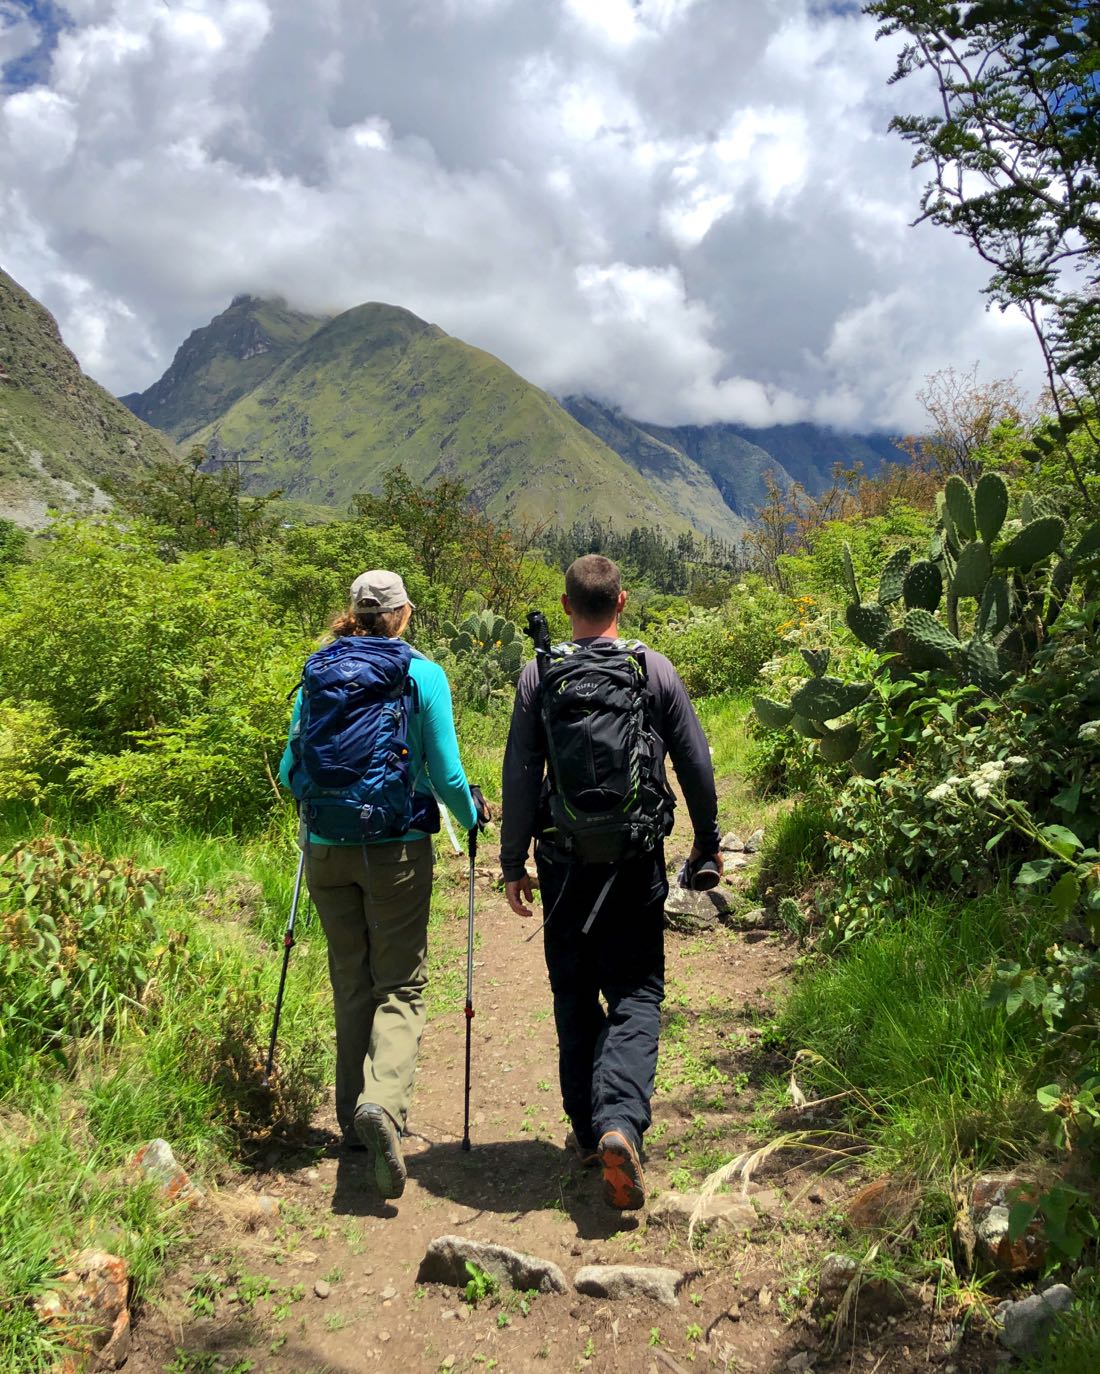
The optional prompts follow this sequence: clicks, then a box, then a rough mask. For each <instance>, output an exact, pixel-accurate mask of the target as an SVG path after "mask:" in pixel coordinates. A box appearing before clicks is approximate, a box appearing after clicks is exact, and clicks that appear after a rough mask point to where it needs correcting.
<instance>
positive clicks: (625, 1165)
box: [599, 1131, 645, 1212]
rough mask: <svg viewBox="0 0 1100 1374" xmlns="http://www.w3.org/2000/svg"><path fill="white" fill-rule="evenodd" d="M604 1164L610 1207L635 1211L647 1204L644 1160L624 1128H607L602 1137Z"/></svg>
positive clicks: (606, 1191) (606, 1197) (602, 1161)
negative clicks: (639, 1155)
mask: <svg viewBox="0 0 1100 1374" xmlns="http://www.w3.org/2000/svg"><path fill="white" fill-rule="evenodd" d="M599 1155H600V1164H601V1165H602V1166H603V1196H604V1201H605V1202H606V1203H607V1205H608V1206H609V1207H617V1208H618V1209H619V1211H621V1212H634V1211H636V1210H637V1209H638V1208H639V1207H644V1206H645V1180H644V1179H643V1178H642V1161H641V1160H640V1159H639V1158H638V1151H637V1150H636V1149H635V1148H634V1146H633V1145H632V1144H631V1142H630V1139H629V1137H628V1136H626V1135H625V1134H624V1133H623V1132H622V1131H604V1133H603V1135H602V1136H600V1146H599Z"/></svg>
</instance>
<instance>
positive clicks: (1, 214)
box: [0, 0, 1038, 428]
mask: <svg viewBox="0 0 1100 1374" xmlns="http://www.w3.org/2000/svg"><path fill="white" fill-rule="evenodd" d="M893 56H894V55H893V52H892V51H891V50H890V49H889V48H888V47H886V46H884V45H881V44H876V42H875V40H874V25H873V23H872V22H871V21H870V20H868V19H866V18H864V17H862V16H861V15H860V14H859V13H858V12H857V11H856V10H854V9H853V7H852V6H845V5H822V4H817V3H811V2H810V0H373V3H364V2H363V0H312V3H310V4H309V5H303V4H301V3H299V0H170V2H169V0H67V3H64V4H60V3H57V0H50V3H48V4H46V3H37V4H28V5H23V6H19V7H14V6H13V5H12V4H11V3H10V0H0V62H6V63H7V64H8V65H7V66H6V68H5V69H4V70H5V84H4V85H3V86H2V87H0V254H2V259H0V261H2V262H3V265H4V266H5V267H6V269H7V270H8V271H10V272H11V273H12V274H13V275H14V276H16V277H17V278H18V279H19V280H20V281H22V282H23V284H24V285H25V286H26V287H27V288H28V289H29V290H31V291H32V292H34V293H35V294H36V295H38V296H39V297H40V298H41V299H42V300H44V301H45V303H46V304H47V305H49V306H50V308H51V309H52V310H54V312H55V314H57V316H58V319H59V322H60V324H61V326H62V329H63V332H64V334H65V336H66V339H67V340H68V341H69V343H70V344H71V345H72V346H73V347H74V348H75V350H76V351H77V353H78V355H79V356H80V357H81V359H82V361H83V362H84V364H85V366H86V367H87V369H88V370H89V371H90V372H91V373H92V375H94V376H96V377H97V378H98V379H99V380H101V381H103V382H104V384H105V385H107V386H109V387H111V388H112V389H114V390H116V391H120V392H121V391H128V390H133V389H138V388H142V387H144V386H146V385H148V383H149V382H150V381H152V380H153V379H154V378H155V377H157V376H159V374H160V373H161V372H162V371H163V370H164V368H165V366H166V365H167V363H168V361H169V360H170V358H171V355H172V352H173V350H174V348H175V347H176V346H177V345H178V343H179V342H180V340H181V339H182V338H183V337H184V336H185V335H186V333H187V332H189V331H190V330H191V329H193V328H194V327H196V326H197V325H199V324H202V323H204V322H205V321H206V320H207V319H209V318H210V316H211V315H213V314H214V313H216V312H217V311H218V310H220V309H222V308H224V306H225V305H226V304H227V303H228V300H229V298H230V297H231V296H232V295H233V294H235V293H236V292H239V291H251V292H255V293H259V294H264V293H278V294H282V295H284V296H286V297H287V298H288V299H289V300H291V301H292V302H294V303H295V304H298V305H300V306H303V307H305V308H312V309H323V310H337V309H341V308H346V307H348V306H351V305H355V304H358V303H360V302H362V301H365V300H385V301H390V302H393V303H395V304H400V305H404V306H407V307H408V308H409V309H411V310H414V311H415V312H416V313H417V314H419V315H422V316H424V317H425V318H428V319H431V320H433V321H435V322H437V323H438V324H440V325H441V326H442V327H443V328H444V329H447V330H449V331H450V332H452V333H454V334H456V335H459V336H460V337H462V338H464V339H467V340H468V341H469V342H471V343H474V344H477V345H479V346H481V347H484V348H487V349H489V350H491V351H492V352H494V353H497V354H498V355H499V356H500V357H502V358H503V359H504V360H505V361H506V362H508V363H509V364H510V365H511V366H513V367H515V368H516V369H517V370H518V371H520V372H522V373H523V374H524V375H526V376H528V377H530V378H531V379H532V380H533V381H536V382H538V383H539V384H540V385H543V386H546V387H548V388H550V389H552V390H554V391H555V392H558V393H566V392H587V393H589V394H594V395H597V396H599V397H600V398H602V399H605V400H608V401H611V402H614V403H616V404H618V405H621V406H622V407H623V408H624V409H625V410H626V411H627V412H628V413H631V414H635V415H638V416H640V417H642V418H647V419H652V420H657V421H661V422H664V423H677V422H686V421H697V422H706V421H710V420H718V419H725V420H739V421H742V422H745V423H750V424H765V423H772V422H777V421H786V420H795V419H800V418H811V419H818V420H821V421H827V422H832V423H838V424H844V425H851V426H853V427H860V428H867V427H885V428H909V427H911V426H912V425H913V424H914V423H915V422H916V420H917V418H918V417H917V416H916V414H915V408H914V407H915V403H914V400H913V397H914V393H915V392H916V390H917V389H918V387H919V386H920V383H921V380H922V378H923V377H924V376H925V375H926V374H927V373H929V372H931V371H934V370H937V369H939V368H942V367H945V366H948V365H951V364H955V365H958V366H967V365H969V364H970V363H971V362H972V361H974V360H975V359H977V358H981V359H983V360H986V361H985V365H984V367H983V373H984V374H985V375H988V376H993V375H1006V374H1009V373H1019V374H1020V375H1021V380H1023V381H1024V382H1025V383H1030V382H1035V383H1037V381H1038V367H1037V360H1036V359H1035V357H1034V352H1033V348H1032V346H1031V344H1030V341H1029V339H1028V338H1027V335H1026V331H1025V330H1024V329H1022V328H1021V327H1019V326H1018V325H1017V324H1016V323H1014V322H1012V321H1011V320H1008V319H1007V318H1002V317H1000V316H997V315H988V314H987V313H986V312H985V308H984V301H983V299H982V297H981V295H980V288H981V285H982V283H983V281H984V271H983V268H982V265H981V264H980V263H979V262H978V261H977V259H976V258H975V257H974V255H973V254H972V253H971V252H970V251H969V250H968V249H967V247H966V246H965V245H964V244H963V243H961V242H960V241H958V240H956V239H953V238H952V237H951V236H950V235H946V234H944V233H941V232H939V231H936V230H933V229H930V228H929V227H927V226H925V227H922V228H919V229H914V228H912V227H910V224H909V220H910V219H911V217H912V216H913V214H914V213H915V209H916V206H917V201H918V193H919V184H920V182H919V176H918V175H917V174H916V173H914V172H913V171H912V170H911V168H910V166H909V161H910V154H909V151H908V149H907V148H906V147H905V145H904V144H902V143H901V142H900V140H898V139H897V138H896V137H895V136H893V135H890V134H888V133H887V132H886V126H887V123H888V121H889V117H890V114H891V113H892V112H893V106H892V102H893V101H894V100H896V99H901V98H905V99H906V100H910V101H911V100H912V99H914V98H915V96H916V92H915V90H904V91H902V90H899V89H898V88H896V87H893V88H891V87H888V86H887V84H886V81H887V77H888V75H889V73H890V71H891V69H892V64H893Z"/></svg>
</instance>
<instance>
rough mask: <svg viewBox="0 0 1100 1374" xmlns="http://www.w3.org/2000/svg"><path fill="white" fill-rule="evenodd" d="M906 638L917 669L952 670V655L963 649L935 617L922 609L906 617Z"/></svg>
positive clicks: (912, 660) (910, 659)
mask: <svg viewBox="0 0 1100 1374" xmlns="http://www.w3.org/2000/svg"><path fill="white" fill-rule="evenodd" d="M905 637H906V640H907V642H908V646H909V661H910V662H911V663H912V664H913V666H914V667H915V668H951V667H952V666H953V665H952V660H951V655H952V653H953V652H954V651H955V650H957V649H960V648H961V647H962V646H961V645H960V644H959V641H958V640H957V639H956V638H955V636H954V635H953V634H951V633H950V631H948V630H946V629H944V627H943V626H942V625H941V624H940V622H939V621H938V620H937V619H936V617H935V616H934V615H932V614H931V613H930V612H929V611H926V610H923V609H922V608H920V607H918V608H917V609H916V610H912V611H910V612H909V613H908V615H906V617H905Z"/></svg>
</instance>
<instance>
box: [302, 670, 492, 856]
mask: <svg viewBox="0 0 1100 1374" xmlns="http://www.w3.org/2000/svg"><path fill="white" fill-rule="evenodd" d="M412 655H413V656H412V660H411V661H410V663H409V676H410V677H411V678H412V680H413V682H414V683H415V684H416V699H417V701H418V704H419V709H418V710H415V711H412V712H411V713H410V715H409V733H408V745H409V755H410V760H411V764H412V770H413V787H414V788H415V790H416V791H417V792H419V793H421V794H422V795H424V796H430V795H431V792H432V790H433V788H434V790H435V792H436V794H437V796H438V797H439V799H440V801H441V802H442V803H443V804H444V805H445V806H446V807H447V809H448V811H450V812H451V814H452V815H453V816H454V818H455V820H456V821H457V822H458V823H459V825H460V826H461V827H462V829H463V830H472V829H473V828H474V826H475V825H476V824H477V812H476V810H475V809H474V799H473V797H471V795H470V785H469V783H468V782H467V781H466V774H465V772H464V771H463V768H462V760H461V758H460V757H459V753H458V737H457V735H456V734H455V722H454V712H453V710H452V707H451V686H450V683H449V682H448V681H447V675H446V673H444V671H443V669H442V668H441V667H440V666H439V664H438V663H433V662H432V661H431V659H428V658H425V657H424V655H423V654H421V653H418V652H417V650H416V649H414V650H413V651H412ZM301 715H302V693H301V690H300V689H299V691H298V695H297V696H296V697H295V698H294V710H293V711H292V713H291V717H290V732H289V734H288V736H287V745H286V748H285V749H284V750H283V757H282V762H281V763H280V764H279V781H280V782H281V783H282V785H283V786H284V787H285V788H287V789H288V790H289V788H290V769H291V765H292V764H293V762H294V757H293V755H292V753H291V749H290V741H291V740H292V739H294V737H295V736H296V735H297V733H298V731H299V729H300V728H301ZM423 833H424V832H423V831H421V830H410V831H409V833H408V835H402V836H401V837H400V840H375V841H373V842H372V843H374V844H396V843H399V842H400V841H403V840H406V839H409V840H417V839H420V838H422V836H423ZM310 843H311V844H331V843H332V841H331V840H324V839H322V838H321V836H320V835H311V836H310Z"/></svg>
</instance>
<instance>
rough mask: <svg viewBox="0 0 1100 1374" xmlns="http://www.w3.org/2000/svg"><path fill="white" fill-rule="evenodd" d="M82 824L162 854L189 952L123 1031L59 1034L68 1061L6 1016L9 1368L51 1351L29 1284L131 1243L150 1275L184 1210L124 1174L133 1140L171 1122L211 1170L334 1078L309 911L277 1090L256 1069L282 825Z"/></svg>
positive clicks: (2, 1335) (162, 916)
mask: <svg viewBox="0 0 1100 1374" xmlns="http://www.w3.org/2000/svg"><path fill="white" fill-rule="evenodd" d="M16 824H17V823H16V822H14V821H12V820H11V818H8V820H6V822H5V824H4V827H3V828H0V845H4V846H5V847H6V846H7V845H10V844H11V843H12V842H13V841H14V840H16V839H25V838H27V832H28V827H27V825H26V824H20V825H18V829H17V830H16V829H14V827H15V825H16ZM35 828H37V829H39V830H41V829H42V828H44V822H42V821H39V823H38V825H37V827H35ZM72 837H73V838H74V839H75V840H76V841H77V842H78V843H81V844H88V845H92V846H94V847H95V848H96V849H97V850H98V851H99V852H101V853H104V854H106V855H107V856H109V857H110V856H114V855H134V856H135V857H136V858H137V859H138V862H139V863H140V864H141V865H143V866H151V867H153V866H155V867H163V868H164V869H165V870H166V876H167V887H166V892H165V895H164V897H163V898H162V899H161V900H160V901H159V902H158V903H157V905H156V906H155V907H154V917H155V920H156V925H157V932H158V934H157V937H156V938H157V941H158V942H159V945H160V947H162V948H163V947H165V946H167V945H169V944H171V943H173V942H175V943H176V946H177V949H178V953H177V955H176V957H175V958H174V959H173V960H171V961H170V962H168V963H166V964H165V965H164V966H163V967H164V970H165V972H164V974H163V975H162V976H163V978H164V980H165V985H164V986H163V987H162V988H159V989H158V987H157V975H154V979H153V982H152V983H151V984H149V985H147V987H146V990H145V993H144V995H143V998H142V1003H141V1006H142V1008H143V1010H142V1011H141V1014H140V1015H135V1016H134V1017H133V1018H132V1019H131V1020H130V1021H129V1022H127V1024H126V1025H125V1026H124V1027H123V1028H122V1030H121V1032H120V1034H119V1035H118V1037H117V1038H115V1039H107V1041H106V1042H105V1043H104V1042H100V1041H84V1042H79V1043H76V1044H66V1045H64V1046H63V1047H62V1048H63V1051H64V1059H63V1060H61V1059H59V1058H58V1057H56V1056H47V1055H44V1054H41V1053H35V1052H34V1049H35V1047H34V1045H33V1043H24V1044H23V1045H22V1046H21V1045H19V1044H18V1043H17V1044H15V1045H12V1044H11V1040H12V1035H11V1033H10V1030H9V1035H8V1041H9V1045H8V1065H9V1068H11V1067H13V1066H14V1067H17V1069H18V1076H17V1078H16V1080H15V1083H14V1086H12V1087H10V1089H9V1091H8V1092H7V1094H6V1096H4V1097H3V1099H2V1100H0V1368H3V1369H5V1370H9V1369H10V1370H11V1371H13V1374H23V1372H24V1371H32V1370H33V1371H37V1370H45V1369H48V1368H51V1367H52V1359H51V1355H50V1349H51V1343H50V1340H49V1338H48V1336H47V1334H46V1332H45V1330H44V1328H42V1327H41V1326H40V1324H39V1323H38V1321H37V1320H36V1318H35V1317H34V1314H33V1311H32V1310H31V1309H30V1308H29V1307H28V1306H27V1305H26V1301H25V1300H26V1298H27V1297H28V1296H33V1295H34V1294H35V1293H36V1292H39V1291H41V1290H42V1289H43V1288H44V1287H46V1286H48V1284H49V1282H50V1280H51V1278H52V1277H54V1276H55V1275H56V1274H57V1272H59V1267H60V1266H61V1265H62V1263H63V1261H64V1259H65V1257H66V1256H67V1255H69V1254H71V1253H72V1252H73V1251H74V1250H77V1249H80V1248H82V1247H84V1246H87V1245H97V1246H99V1245H101V1246H103V1247H104V1248H107V1249H109V1250H112V1251H113V1252H115V1253H119V1254H121V1255H123V1256H124V1258H126V1259H127V1260H128V1262H129V1263H130V1265H131V1271H132V1274H133V1278H134V1285H135V1288H134V1292H135V1294H136V1295H137V1296H138V1297H140V1296H142V1295H143V1294H146V1293H147V1292H148V1291H149V1288H150V1286H151V1285H152V1284H153V1283H154V1282H155V1279H156V1276H157V1274H158V1272H159V1270H160V1267H161V1265H162V1262H163V1259H164V1256H165V1253H166V1251H167V1249H168V1247H169V1246H170V1245H171V1244H172V1242H173V1240H174V1239H175V1238H176V1237H177V1236H178V1234H179V1233H180V1230H181V1227H182V1217H181V1215H180V1214H179V1212H178V1209H167V1210H166V1209H164V1207H163V1206H162V1204H161V1203H160V1202H159V1200H157V1199H156V1198H155V1197H154V1196H153V1195H152V1193H151V1191H150V1190H149V1189H146V1188H142V1187H140V1186H138V1187H135V1186H134V1184H133V1183H132V1182H130V1181H128V1180H127V1179H126V1178H125V1176H124V1172H125V1165H126V1163H127V1161H128V1160H129V1159H130V1158H131V1156H132V1155H133V1152H134V1150H135V1149H136V1148H137V1147H138V1146H139V1145H140V1144H142V1143H144V1142H145V1141H147V1140H149V1139H151V1138H153V1137H154V1136H163V1137H164V1138H166V1139H167V1140H168V1141H169V1142H170V1143H171V1145H172V1147H173V1149H174V1151H175V1152H176V1154H177V1157H178V1158H179V1159H180V1161H181V1163H183V1164H184V1166H185V1167H186V1168H188V1169H189V1170H191V1171H194V1172H196V1173H198V1175H199V1176H200V1178H201V1176H202V1175H203V1173H204V1172H206V1171H207V1170H209V1169H213V1168H216V1167H220V1166H221V1165H222V1164H223V1163H224V1162H225V1161H226V1160H227V1159H228V1158H229V1157H230V1156H231V1155H232V1154H233V1153H234V1152H235V1150H236V1148H237V1142H238V1139H239V1138H240V1137H241V1136H242V1135H244V1134H247V1133H249V1132H250V1131H251V1130H253V1129H255V1128H256V1127H257V1126H258V1125H259V1124H260V1123H262V1121H263V1119H264V1115H265V1113H269V1112H271V1111H272V1110H275V1111H276V1112H278V1111H285V1112H287V1113H288V1115H289V1116H290V1117H291V1118H293V1119H298V1120H304V1119H307V1118H308V1116H309V1115H310V1113H311V1111H312V1107H313V1105H314V1102H315V1100H316V1093H317V1088H318V1087H319V1085H320V1084H322V1083H324V1082H326V1081H328V1080H329V1079H330V1076H331V1066H330V1064H329V1062H328V1061H329V1056H330V1053H331V1050H330V1040H329V1037H328V1035H327V1033H325V1034H322V1033H320V1031H319V1028H320V1027H322V1026H323V1027H325V1029H326V1032H327V1026H328V1022H329V1019H330V1012H329V1010H328V992H327V988H328V980H327V978H326V976H325V967H326V964H325V950H324V940H323V938H319V931H318V928H317V925H316V923H314V925H313V928H312V930H309V931H305V930H303V931H302V942H301V944H300V946H299V947H298V948H297V949H295V950H294V952H293V955H292V969H291V977H290V980H289V983H288V989H287V998H286V1003H285V1007H284V1016H283V1021H282V1025H281V1028H280V1038H279V1054H278V1061H277V1062H278V1065H279V1068H280V1071H281V1078H280V1086H279V1087H278V1089H277V1091H276V1092H275V1094H274V1095H269V1094H267V1093H266V1092H264V1091H263V1090H262V1088H261V1087H260V1084H259V1072H258V1065H259V1064H260V1063H261V1062H262V1057H263V1054H264V1051H265V1050H266V1043H267V1036H268V1033H269V1027H270V1014H271V1009H272V1006H273V1003H274V996H275V986H276V981H277V978H278V972H279V966H280V962H281V951H280V949H279V944H280V943H281V939H280V937H281V933H282V928H283V924H284V922H285V920H286V912H287V909H288V906H289V901H290V891H291V885H292V882H293V873H294V866H295V855H294V850H293V848H292V847H291V846H290V844H289V842H288V840H287V838H286V837H285V836H281V837H271V838H269V839H266V840H257V841H254V842H252V843H250V844H248V845H243V846H242V845H239V844H236V843H233V842H230V841H225V840H217V839H214V838H211V837H208V836H200V835H175V836H172V837H168V838H165V837H163V836H158V835H155V834H153V833H151V832H135V831H133V830H130V829H127V828H126V827H125V826H124V825H123V824H122V823H120V822H117V821H114V820H111V819H109V818H106V817H104V818H102V819H101V820H100V821H99V822H97V823H96V824H95V825H90V826H87V827H84V828H83V829H77V830H76V831H75V833H73V836H72ZM242 882H244V883H246V884H247V887H246V888H244V889H242V887H241V884H242ZM226 889H230V890H232V891H233V892H240V891H242V890H244V891H245V892H246V894H247V895H248V897H249V902H248V903H247V904H245V905H239V904H229V905H222V904H220V899H219V893H221V892H224V891H225V890H226ZM302 914H303V915H304V909H303V913H302ZM149 957H150V959H153V958H155V957H156V951H153V950H151V951H150V952H149ZM26 1033H27V1031H26V1028H24V1034H26ZM16 1056H21V1057H20V1058H18V1059H16ZM9 1081H10V1080H9Z"/></svg>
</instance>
